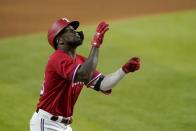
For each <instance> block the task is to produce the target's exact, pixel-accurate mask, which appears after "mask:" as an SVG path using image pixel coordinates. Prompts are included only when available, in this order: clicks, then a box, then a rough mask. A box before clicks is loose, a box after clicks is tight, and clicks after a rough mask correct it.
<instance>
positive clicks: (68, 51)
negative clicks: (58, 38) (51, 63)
mask: <svg viewBox="0 0 196 131" xmlns="http://www.w3.org/2000/svg"><path fill="white" fill-rule="evenodd" d="M59 49H61V50H63V51H64V52H65V53H66V54H68V55H69V56H70V57H71V58H72V59H74V60H75V58H76V50H75V48H71V47H66V48H65V47H63V48H59Z"/></svg>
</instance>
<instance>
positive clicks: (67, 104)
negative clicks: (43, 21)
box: [30, 18, 140, 131]
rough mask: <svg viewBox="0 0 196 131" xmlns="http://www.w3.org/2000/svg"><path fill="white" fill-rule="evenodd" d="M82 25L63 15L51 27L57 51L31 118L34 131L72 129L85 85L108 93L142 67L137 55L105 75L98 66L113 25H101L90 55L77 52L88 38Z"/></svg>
mask: <svg viewBox="0 0 196 131" xmlns="http://www.w3.org/2000/svg"><path fill="white" fill-rule="evenodd" d="M78 26H79V22H78V21H71V22H70V21H69V20H67V19H66V18H62V19H59V20H57V21H56V22H54V24H53V25H52V26H51V28H49V30H48V42H49V44H50V45H51V46H52V47H53V48H54V50H55V51H54V53H52V54H51V55H50V57H49V60H48V63H47V65H46V68H45V78H44V81H43V84H42V89H41V92H40V99H39V102H38V104H37V108H36V111H35V113H34V114H33V116H32V118H31V120H30V130H31V131H72V128H71V127H70V124H71V123H72V121H73V109H74V105H75V103H76V101H77V98H78V96H79V94H80V92H81V90H82V89H83V86H84V85H85V86H86V87H89V88H91V89H94V90H95V91H98V92H101V93H104V94H106V95H108V94H110V93H111V92H112V88H113V87H114V85H116V84H117V83H118V82H119V81H120V80H121V79H122V78H123V77H124V76H125V75H126V74H127V73H129V72H134V71H136V70H138V69H139V67H140V60H139V58H137V57H133V58H131V59H130V60H128V62H127V63H125V64H124V65H123V66H122V67H120V68H119V69H118V70H117V71H115V72H114V73H112V74H109V75H103V74H102V73H100V72H99V71H98V70H96V66H97V63H98V55H99V49H100V46H101V44H102V41H103V38H104V34H105V33H106V31H108V29H109V24H107V23H105V22H101V23H100V24H99V25H98V26H97V29H96V33H95V35H94V37H93V40H92V43H91V45H92V48H91V50H90V53H89V56H88V57H87V58H85V57H84V56H81V55H78V54H77V53H76V48H77V47H78V46H80V45H81V44H82V42H83V39H84V35H83V32H82V31H77V30H76V29H77V28H78Z"/></svg>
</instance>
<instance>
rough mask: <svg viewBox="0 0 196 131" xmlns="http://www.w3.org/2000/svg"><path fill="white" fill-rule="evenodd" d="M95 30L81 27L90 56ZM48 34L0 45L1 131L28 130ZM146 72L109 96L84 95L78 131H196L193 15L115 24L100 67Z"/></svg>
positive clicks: (76, 119) (78, 106) (47, 51)
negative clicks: (129, 66) (136, 66)
mask: <svg viewBox="0 0 196 131" xmlns="http://www.w3.org/2000/svg"><path fill="white" fill-rule="evenodd" d="M95 28H96V25H90V26H83V27H81V28H80V29H81V30H83V31H84V33H85V41H84V44H83V45H82V46H81V47H80V48H79V49H78V53H80V54H83V55H85V56H87V55H88V53H89V50H90V41H91V38H92V36H93V34H94V30H95ZM52 52H53V50H52V48H50V47H49V45H48V43H47V39H46V33H38V34H33V35H26V36H20V37H13V38H2V39H0V73H1V75H0V87H1V91H0V104H1V106H0V116H1V117H0V131H27V130H29V120H30V118H31V116H32V114H33V112H34V111H35V105H36V103H37V101H38V98H39V92H40V88H41V84H42V80H43V75H44V74H43V73H44V68H45V65H46V63H47V59H48V56H49V55H50V54H51V53H52ZM132 56H139V57H140V58H141V63H142V66H141V70H140V71H138V72H136V73H134V74H129V75H127V76H126V77H125V78H124V79H123V80H122V81H121V82H120V83H119V84H118V85H117V86H116V87H115V88H114V90H113V93H112V95H110V96H105V95H103V94H100V93H97V92H95V91H93V90H91V89H84V90H83V92H82V93H81V96H80V97H79V100H78V102H77V104H76V106H75V114H74V123H73V124H72V128H73V130H74V131H195V130H196V95H195V94H196V80H195V78H196V60H195V58H196V11H195V10H192V11H184V12H176V13H171V14H161V15H154V16H145V17H140V18H135V19H124V20H118V21H113V22H110V31H109V32H108V33H107V34H106V36H105V41H104V43H103V45H102V47H101V51H100V57H99V65H98V69H99V70H100V71H101V72H103V74H108V73H112V72H114V71H115V70H117V69H118V68H119V67H121V65H122V64H124V63H125V62H126V61H127V60H128V59H129V58H130V57H132Z"/></svg>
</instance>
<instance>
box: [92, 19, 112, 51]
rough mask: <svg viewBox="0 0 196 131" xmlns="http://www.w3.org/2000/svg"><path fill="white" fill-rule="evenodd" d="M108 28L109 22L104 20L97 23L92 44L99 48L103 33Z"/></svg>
mask: <svg viewBox="0 0 196 131" xmlns="http://www.w3.org/2000/svg"><path fill="white" fill-rule="evenodd" d="M108 30H109V24H107V23H106V22H104V21H103V22H101V23H99V25H98V26H97V29H96V33H95V35H94V37H93V41H92V46H95V47H97V48H99V47H100V45H101V44H102V42H103V38H104V34H105V32H106V31H108Z"/></svg>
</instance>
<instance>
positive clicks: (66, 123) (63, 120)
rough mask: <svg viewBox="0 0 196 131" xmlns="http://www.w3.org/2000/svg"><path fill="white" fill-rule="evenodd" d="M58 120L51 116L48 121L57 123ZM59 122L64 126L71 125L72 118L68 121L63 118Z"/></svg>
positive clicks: (56, 117)
mask: <svg viewBox="0 0 196 131" xmlns="http://www.w3.org/2000/svg"><path fill="white" fill-rule="evenodd" d="M58 119H59V117H58V116H52V117H51V118H50V120H52V121H57V120H58ZM60 122H61V123H63V124H65V125H69V124H71V123H72V122H73V119H72V117H70V118H68V119H66V118H63V119H62V120H61V121H60Z"/></svg>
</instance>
